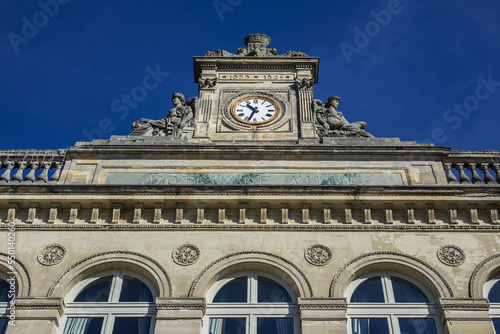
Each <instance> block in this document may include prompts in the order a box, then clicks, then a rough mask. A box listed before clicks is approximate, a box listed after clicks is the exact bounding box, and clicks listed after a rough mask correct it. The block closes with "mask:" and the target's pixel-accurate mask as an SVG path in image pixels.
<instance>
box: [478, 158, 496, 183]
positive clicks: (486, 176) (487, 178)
mask: <svg viewBox="0 0 500 334" xmlns="http://www.w3.org/2000/svg"><path fill="white" fill-rule="evenodd" d="M488 167H489V164H486V163H482V164H481V170H482V171H483V173H484V183H488V184H491V183H495V178H494V177H493V175H491V174H490V171H489V170H488Z"/></svg>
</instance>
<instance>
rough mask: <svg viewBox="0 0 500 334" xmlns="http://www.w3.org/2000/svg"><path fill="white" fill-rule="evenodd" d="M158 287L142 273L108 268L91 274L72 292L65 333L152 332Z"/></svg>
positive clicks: (69, 296) (150, 333)
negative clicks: (108, 270) (104, 271)
mask: <svg viewBox="0 0 500 334" xmlns="http://www.w3.org/2000/svg"><path fill="white" fill-rule="evenodd" d="M154 291H155V289H154V287H153V286H152V285H151V284H149V283H148V281H147V280H146V279H145V278H143V277H142V276H140V275H137V274H135V273H127V272H125V273H124V272H122V271H120V272H118V271H114V272H107V273H101V274H99V275H98V276H92V277H89V278H87V279H85V280H83V281H82V282H80V283H79V284H77V286H76V287H75V288H74V289H73V291H72V292H71V293H70V294H69V295H68V298H67V302H66V311H65V318H64V322H65V323H64V326H62V328H64V330H63V331H62V332H61V333H63V334H120V333H130V334H152V333H153V332H154V329H153V327H154V321H153V319H154V315H155V312H156V310H155V304H154V300H155V299H154V297H155V295H156V294H155V293H154Z"/></svg>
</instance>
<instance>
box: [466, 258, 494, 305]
mask: <svg viewBox="0 0 500 334" xmlns="http://www.w3.org/2000/svg"><path fill="white" fill-rule="evenodd" d="M499 257H500V253H499V254H495V255H492V256H490V257H488V258H486V259H484V260H483V261H482V262H481V263H479V264H478V265H477V267H476V268H475V269H474V271H473V272H472V275H471V277H470V281H469V295H470V296H471V298H476V293H475V291H474V283H475V282H476V276H477V273H478V272H479V270H481V269H482V268H483V267H484V266H485V265H486V263H488V262H490V261H491V260H494V259H496V258H499Z"/></svg>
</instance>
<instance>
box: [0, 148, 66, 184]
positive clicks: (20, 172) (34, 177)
mask: <svg viewBox="0 0 500 334" xmlns="http://www.w3.org/2000/svg"><path fill="white" fill-rule="evenodd" d="M66 151H67V150H5V151H0V170H1V169H4V171H3V173H1V175H0V183H7V182H14V183H16V182H26V183H28V182H57V181H59V177H60V175H61V169H62V167H63V164H64V158H65V156H66Z"/></svg>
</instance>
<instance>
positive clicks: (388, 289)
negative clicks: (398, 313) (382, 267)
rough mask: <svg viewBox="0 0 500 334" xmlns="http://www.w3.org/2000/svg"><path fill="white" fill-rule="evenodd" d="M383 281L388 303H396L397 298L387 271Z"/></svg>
mask: <svg viewBox="0 0 500 334" xmlns="http://www.w3.org/2000/svg"><path fill="white" fill-rule="evenodd" d="M382 282H383V284H382V286H383V287H384V293H385V298H386V299H385V300H386V303H391V304H392V303H395V302H396V299H395V298H394V290H393V289H392V281H391V277H390V276H389V275H388V274H387V273H384V275H383V276H382Z"/></svg>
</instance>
